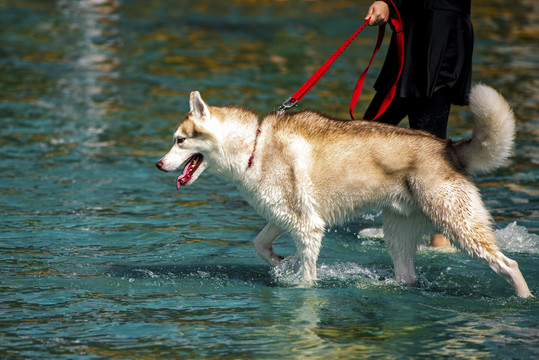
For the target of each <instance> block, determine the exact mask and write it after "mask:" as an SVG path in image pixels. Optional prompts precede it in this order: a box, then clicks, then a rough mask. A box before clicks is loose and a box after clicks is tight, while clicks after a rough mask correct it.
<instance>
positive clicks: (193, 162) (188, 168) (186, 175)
mask: <svg viewBox="0 0 539 360" xmlns="http://www.w3.org/2000/svg"><path fill="white" fill-rule="evenodd" d="M203 159H204V156H202V154H195V155H193V156H191V157H190V158H189V159H187V161H186V165H185V167H184V168H183V172H182V174H181V175H180V176H178V179H177V180H176V188H177V189H178V190H180V186H182V185H187V184H188V183H189V181H191V178H192V177H193V174H194V173H195V171H196V170H197V169H198V167H199V166H200V164H202V160H203Z"/></svg>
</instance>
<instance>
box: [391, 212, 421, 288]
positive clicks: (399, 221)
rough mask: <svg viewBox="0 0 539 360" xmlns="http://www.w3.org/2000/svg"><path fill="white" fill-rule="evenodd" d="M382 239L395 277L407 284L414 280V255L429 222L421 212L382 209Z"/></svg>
mask: <svg viewBox="0 0 539 360" xmlns="http://www.w3.org/2000/svg"><path fill="white" fill-rule="evenodd" d="M383 216H384V225H383V230H384V240H385V242H386V244H387V247H388V249H389V253H390V254H391V258H392V259H393V265H394V268H395V278H396V279H397V281H400V282H404V283H407V284H413V283H415V282H416V279H417V278H416V273H415V268H414V256H415V253H416V251H417V248H418V247H419V244H420V243H421V241H422V236H423V235H424V234H425V233H426V231H427V230H428V228H429V227H430V226H429V224H430V222H429V221H428V220H427V219H426V218H425V216H423V215H422V214H421V213H418V212H413V213H412V214H410V215H408V216H406V215H402V214H400V213H398V212H396V211H394V210H391V209H384V212H383Z"/></svg>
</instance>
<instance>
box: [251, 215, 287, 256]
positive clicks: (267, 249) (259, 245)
mask: <svg viewBox="0 0 539 360" xmlns="http://www.w3.org/2000/svg"><path fill="white" fill-rule="evenodd" d="M282 233H283V230H281V229H280V228H279V227H277V226H275V225H274V224H272V223H271V222H270V223H268V224H267V225H266V226H265V227H264V229H262V231H261V232H260V233H259V234H258V235H257V236H256V239H255V244H254V245H255V250H256V252H257V253H258V255H260V256H261V257H262V259H264V260H266V262H267V263H268V264H270V265H271V266H277V265H278V264H279V262H281V260H283V257H282V256H279V255H277V254H276V253H274V252H273V248H272V246H271V245H272V244H273V242H274V241H275V240H276V239H277V238H278V237H279V235H281V234H282Z"/></svg>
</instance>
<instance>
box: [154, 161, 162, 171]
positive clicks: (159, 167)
mask: <svg viewBox="0 0 539 360" xmlns="http://www.w3.org/2000/svg"><path fill="white" fill-rule="evenodd" d="M155 166H157V168H158V169H159V170H161V171H163V160H159V161H158V162H157V164H155Z"/></svg>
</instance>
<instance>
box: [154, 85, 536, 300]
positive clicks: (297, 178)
mask: <svg viewBox="0 0 539 360" xmlns="http://www.w3.org/2000/svg"><path fill="white" fill-rule="evenodd" d="M190 106H191V111H190V112H189V114H188V115H187V116H186V118H185V119H184V120H183V121H182V122H181V123H180V124H179V125H178V126H177V127H176V130H175V132H174V145H173V147H172V149H171V150H170V151H169V152H168V153H167V154H166V155H165V156H163V158H162V159H161V160H159V162H158V163H157V164H156V165H157V167H158V168H159V170H162V171H165V172H169V171H174V170H176V169H178V168H179V167H180V166H182V165H184V166H185V167H184V169H183V171H182V173H181V175H180V176H179V177H178V179H177V187H178V189H179V188H180V187H181V186H187V185H191V184H192V183H193V182H194V181H195V180H196V179H197V178H198V177H199V176H200V174H201V173H202V172H203V171H204V170H206V169H208V170H210V171H211V172H212V173H214V174H215V175H217V176H219V177H222V178H224V179H227V180H230V181H232V182H234V183H235V184H236V185H237V187H238V188H239V190H240V191H241V193H242V194H243V195H244V196H245V198H246V199H247V200H248V202H249V203H250V204H251V205H252V206H253V207H254V208H255V209H256V210H257V212H258V213H259V214H260V215H261V216H263V217H264V218H265V219H266V220H267V221H268V224H267V225H266V226H265V227H264V229H263V230H262V231H261V232H260V234H258V236H257V237H256V239H255V241H254V245H255V249H256V251H257V253H258V254H259V255H260V256H261V257H262V258H263V259H264V260H265V261H267V262H268V263H269V264H270V265H272V266H276V265H278V264H279V262H281V261H282V260H283V257H281V256H279V255H277V254H276V253H274V252H273V249H272V243H273V242H274V240H275V239H276V238H277V237H278V236H279V235H280V234H281V233H283V232H285V231H287V232H289V233H290V234H291V236H292V238H293V239H294V242H295V245H296V250H297V256H298V259H299V261H300V266H299V270H298V276H299V278H301V279H302V280H303V281H304V282H305V283H306V284H309V283H311V282H312V281H314V280H316V261H317V258H318V254H319V252H320V247H321V243H322V237H323V235H324V231H325V229H326V228H327V227H329V226H331V225H334V224H342V223H344V222H346V221H349V220H351V219H353V218H354V217H355V216H357V215H358V213H360V212H361V211H362V210H365V209H368V208H371V207H380V208H382V210H383V232H384V240H385V242H386V244H387V246H388V248H389V252H390V254H391V257H392V259H393V263H394V268H395V276H396V278H397V280H398V281H402V282H405V283H413V282H415V281H416V274H415V269H414V255H415V253H416V250H417V248H418V246H419V245H420V243H421V241H422V237H423V235H424V234H426V233H428V232H430V231H433V230H434V229H437V230H438V231H441V232H442V233H443V234H444V235H446V236H447V237H449V238H450V239H451V242H452V243H453V244H454V245H455V246H456V247H458V248H460V249H461V250H463V251H465V252H466V253H468V254H470V255H472V256H475V257H478V258H479V259H481V260H483V261H484V262H486V263H487V264H488V265H489V266H490V267H491V268H492V269H493V270H494V271H495V272H496V273H498V274H499V275H500V276H501V277H502V278H504V279H505V280H506V281H507V282H508V283H509V284H511V286H513V288H514V289H515V292H516V294H517V295H518V296H521V297H528V296H531V293H530V291H529V290H528V286H527V284H526V281H525V280H524V278H523V276H522V274H521V273H520V270H519V268H518V264H517V263H516V262H515V261H514V260H511V259H509V258H507V257H506V256H505V255H503V254H502V253H501V252H500V250H499V249H498V247H497V246H496V239H495V237H494V234H493V231H492V220H491V217H490V214H489V212H488V211H487V209H486V208H485V206H484V205H483V202H482V200H481V197H480V194H479V191H478V189H477V188H476V187H475V186H474V184H473V183H472V181H471V180H470V175H471V174H473V173H480V172H486V171H492V170H494V169H496V168H498V167H499V166H501V165H502V164H503V163H504V162H505V160H506V159H507V157H508V156H509V155H510V152H511V148H512V146H513V139H514V131H515V119H514V116H513V112H512V110H511V108H510V107H509V105H508V104H507V103H506V101H505V100H504V99H503V97H502V96H501V95H499V94H498V93H497V92H496V91H495V90H494V89H492V88H490V87H488V86H484V85H476V86H474V87H473V89H472V92H471V95H470V108H471V111H472V113H473V116H474V119H475V126H474V130H473V136H472V138H471V139H466V140H461V141H457V142H453V141H451V140H441V139H438V138H436V137H434V136H432V135H430V134H428V133H426V132H422V131H417V130H410V129H407V128H403V127H397V126H391V125H386V124H381V123H377V122H370V121H344V120H336V119H331V118H328V117H326V116H323V115H321V114H319V113H316V112H312V111H301V112H297V113H290V114H278V113H271V114H269V115H266V116H265V117H263V118H262V119H260V120H259V117H258V116H257V114H255V113H253V112H252V111H249V110H246V109H244V108H242V107H238V106H225V107H213V106H208V105H207V104H206V103H205V102H204V101H203V100H202V98H201V96H200V93H198V92H197V91H194V92H192V93H191V97H190Z"/></svg>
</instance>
